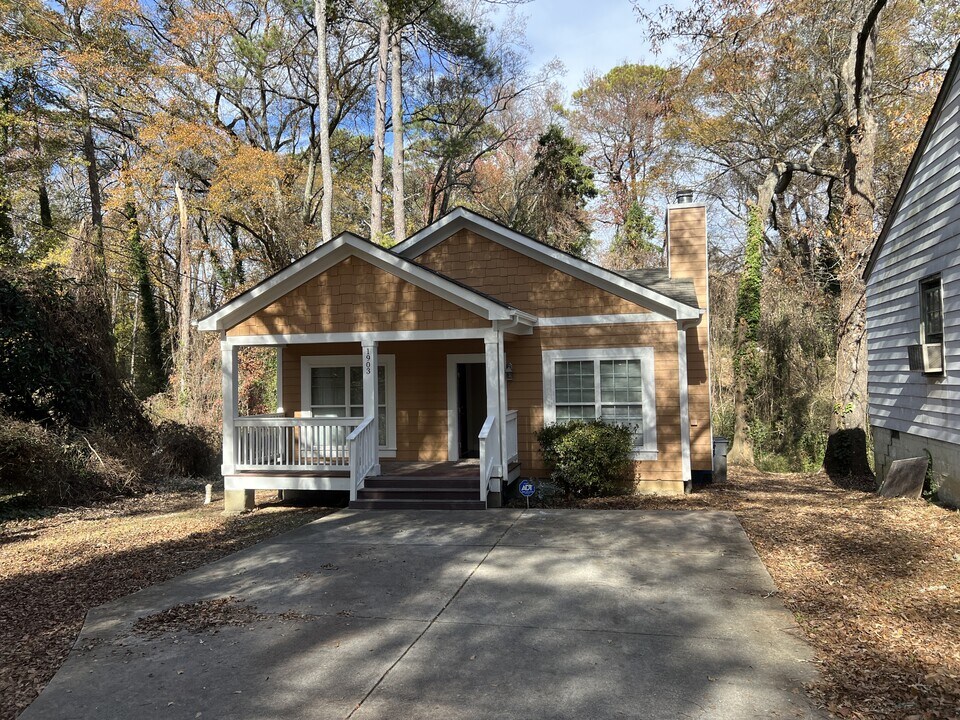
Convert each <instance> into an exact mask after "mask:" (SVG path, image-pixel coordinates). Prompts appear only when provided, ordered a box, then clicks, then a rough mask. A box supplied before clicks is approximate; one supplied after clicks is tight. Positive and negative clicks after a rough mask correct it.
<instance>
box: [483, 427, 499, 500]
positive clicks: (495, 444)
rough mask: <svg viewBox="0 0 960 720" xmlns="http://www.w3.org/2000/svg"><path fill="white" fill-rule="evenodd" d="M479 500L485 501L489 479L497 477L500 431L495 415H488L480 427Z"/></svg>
mask: <svg viewBox="0 0 960 720" xmlns="http://www.w3.org/2000/svg"><path fill="white" fill-rule="evenodd" d="M479 439H480V500H482V501H483V502H486V501H487V492H488V491H489V489H490V479H491V478H494V477H499V473H500V469H499V463H500V432H499V431H498V430H497V416H496V415H488V416H487V419H486V420H485V421H484V423H483V427H482V428H480V435H479Z"/></svg>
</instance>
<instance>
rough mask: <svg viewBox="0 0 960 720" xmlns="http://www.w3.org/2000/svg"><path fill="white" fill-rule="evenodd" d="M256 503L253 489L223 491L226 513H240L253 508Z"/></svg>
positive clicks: (224, 510)
mask: <svg viewBox="0 0 960 720" xmlns="http://www.w3.org/2000/svg"><path fill="white" fill-rule="evenodd" d="M254 505H255V502H254V491H253V490H224V492H223V514H224V515H239V514H240V513H243V512H246V511H247V510H253V508H254Z"/></svg>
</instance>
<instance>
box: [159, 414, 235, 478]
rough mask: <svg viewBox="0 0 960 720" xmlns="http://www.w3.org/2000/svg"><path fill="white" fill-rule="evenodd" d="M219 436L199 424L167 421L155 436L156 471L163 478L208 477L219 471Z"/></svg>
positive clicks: (160, 426)
mask: <svg viewBox="0 0 960 720" xmlns="http://www.w3.org/2000/svg"><path fill="white" fill-rule="evenodd" d="M215 437H216V436H215V435H214V434H213V433H211V432H210V431H209V430H207V429H205V428H203V427H200V426H198V425H182V424H180V423H176V422H172V421H169V420H167V421H165V422H162V423H160V425H159V426H158V427H157V429H156V431H155V433H154V457H153V462H152V466H153V471H154V472H155V473H158V474H159V475H160V476H162V477H165V478H167V477H208V476H210V475H213V474H215V473H216V472H217V470H218V465H219V453H218V451H217V441H216V439H215Z"/></svg>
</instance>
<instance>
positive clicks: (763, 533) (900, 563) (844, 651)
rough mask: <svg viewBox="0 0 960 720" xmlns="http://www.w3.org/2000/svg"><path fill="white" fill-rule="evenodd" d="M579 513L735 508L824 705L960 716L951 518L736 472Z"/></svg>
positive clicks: (818, 484)
mask: <svg viewBox="0 0 960 720" xmlns="http://www.w3.org/2000/svg"><path fill="white" fill-rule="evenodd" d="M578 505H579V506H580V507H591V508H636V509H673V510H691V509H701V508H702V509H716V510H732V511H733V512H735V513H736V514H737V516H738V517H739V518H740V521H741V523H742V524H743V527H744V528H745V530H746V532H747V535H749V536H750V539H751V540H752V541H753V544H754V546H755V547H756V548H757V552H758V553H759V554H760V557H761V558H762V559H763V562H764V564H765V565H766V566H767V569H768V570H769V571H770V574H771V575H772V576H773V580H774V582H775V583H776V585H777V588H778V589H779V594H780V596H781V598H782V599H783V602H784V603H785V604H786V606H787V607H788V608H789V609H790V610H792V611H793V612H794V614H795V615H796V618H797V621H798V622H799V624H800V626H801V627H802V628H803V630H804V631H805V632H806V634H807V637H808V639H809V641H810V643H811V644H812V645H813V647H814V648H815V650H816V654H817V659H818V662H819V665H820V671H821V675H822V680H821V681H820V682H819V683H817V684H816V685H815V686H813V687H811V688H810V689H809V690H810V692H811V694H812V695H813V696H814V698H815V699H816V700H817V701H819V703H820V704H822V705H823V706H824V707H826V708H827V709H829V710H830V712H831V713H833V714H834V715H835V716H838V717H844V718H902V719H910V720H914V719H921V718H923V719H926V718H960V513H958V512H957V511H953V510H946V509H944V508H941V507H937V506H935V505H931V504H929V503H926V502H924V501H919V500H916V501H915V500H887V499H883V498H878V497H876V496H874V495H872V494H870V493H867V492H863V491H859V490H853V489H844V488H841V487H837V486H836V485H834V484H833V483H832V482H831V481H830V479H829V478H827V477H826V476H825V475H822V474H821V475H773V474H765V473H759V472H745V471H742V470H738V471H732V472H731V479H730V480H729V481H728V482H727V483H726V484H723V485H719V484H718V485H716V486H713V487H710V488H707V489H704V490H701V491H698V492H695V493H692V494H690V495H686V496H682V497H672V498H665V497H635V496H634V497H616V498H606V499H602V500H590V501H583V502H580V503H578Z"/></svg>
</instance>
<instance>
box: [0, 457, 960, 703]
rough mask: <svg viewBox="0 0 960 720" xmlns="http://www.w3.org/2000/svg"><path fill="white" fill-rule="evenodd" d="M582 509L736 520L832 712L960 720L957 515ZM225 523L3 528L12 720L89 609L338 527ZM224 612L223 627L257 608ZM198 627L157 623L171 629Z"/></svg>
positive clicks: (692, 504)
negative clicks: (264, 543) (247, 550)
mask: <svg viewBox="0 0 960 720" xmlns="http://www.w3.org/2000/svg"><path fill="white" fill-rule="evenodd" d="M267 497H268V496H266V495H264V496H263V497H262V498H260V499H261V500H266V499H267ZM579 506H581V507H594V508H636V509H674V510H691V509H721V510H732V511H733V512H735V513H737V516H738V517H739V518H740V520H741V522H742V523H743V526H744V528H745V529H746V531H747V534H748V535H749V536H750V539H751V540H752V541H753V543H754V545H755V546H756V548H757V551H758V552H759V553H760V557H761V558H762V559H763V561H764V563H765V564H766V566H767V568H768V570H769V571H770V574H771V575H772V576H773V579H774V581H775V582H776V584H777V587H778V588H779V593H780V596H781V597H782V599H783V601H784V603H786V605H787V607H788V608H790V609H791V610H792V611H793V612H794V613H795V614H796V617H797V620H798V622H799V623H800V625H801V627H802V628H803V629H804V630H805V631H806V633H807V636H808V638H809V640H810V642H811V644H812V645H813V646H814V648H815V649H816V653H817V657H818V661H819V664H820V669H821V674H822V680H821V681H820V682H819V683H817V684H816V685H815V686H813V687H811V688H810V692H811V693H812V694H813V695H814V697H815V698H816V699H817V700H818V701H819V702H820V703H821V704H822V705H823V706H825V707H827V708H829V709H830V710H831V712H832V713H834V714H835V715H837V716H839V717H848V718H917V719H919V718H957V717H960V514H958V513H957V512H956V511H951V510H945V509H943V508H939V507H936V506H934V505H930V504H927V503H925V502H921V501H910V500H884V499H881V498H877V497H875V496H873V495H871V494H869V493H866V492H862V491H858V490H851V489H844V488H840V487H837V486H835V485H834V484H832V483H831V482H830V480H829V479H828V478H827V477H825V476H823V475H773V474H763V473H756V472H743V471H738V472H735V473H731V479H730V481H728V482H727V483H726V484H723V485H716V486H713V487H710V488H707V489H704V490H701V491H699V492H696V493H693V494H692V495H687V496H683V497H672V498H665V497H617V498H606V499H603V500H592V501H585V502H581V503H579ZM219 510H220V508H219V506H218V505H217V504H216V503H215V504H214V505H210V506H202V505H198V498H197V496H196V495H195V494H194V495H186V494H182V493H175V492H171V493H166V494H157V495H152V496H148V497H146V498H141V499H137V500H126V501H121V502H118V503H114V504H112V505H108V506H104V507H101V508H95V509H82V510H76V511H72V512H63V513H59V514H56V515H53V516H50V517H47V518H43V519H37V520H23V521H16V522H12V521H8V522H6V523H4V524H3V525H0V720H8V719H10V718H14V717H16V715H17V713H19V712H20V711H21V710H22V709H23V708H24V707H25V706H26V705H27V704H29V702H30V701H31V700H32V699H33V698H34V697H35V696H36V695H37V693H38V692H39V691H40V690H41V689H42V688H43V686H44V685H45V684H46V682H47V681H48V680H49V679H50V678H51V677H52V676H53V674H54V672H56V670H57V668H58V667H59V666H60V664H61V663H62V662H63V660H64V658H65V657H66V655H67V653H68V652H69V650H70V647H71V645H72V643H73V642H74V639H75V638H76V635H77V633H78V631H79V629H80V626H81V624H82V622H83V617H84V613H85V612H86V610H87V609H88V608H91V607H94V606H96V605H99V604H101V603H104V602H106V601H108V600H111V599H113V598H116V597H120V596H122V595H125V594H127V593H130V592H133V591H135V590H138V589H139V588H141V587H145V586H147V585H151V584H154V583H157V582H161V581H163V580H166V579H168V578H171V577H173V576H175V575H178V574H180V573H182V572H185V571H187V570H190V569H192V568H195V567H197V566H199V565H202V564H204V563H206V562H209V561H211V560H214V559H216V558H218V557H221V556H222V555H225V554H227V553H230V552H233V551H234V550H237V549H239V548H241V547H244V546H246V545H250V544H252V543H254V542H256V541H258V540H260V539H262V538H264V537H267V536H269V535H272V534H275V533H277V532H281V531H283V530H286V529H289V528H292V527H295V526H297V525H300V524H302V523H304V522H307V521H309V520H312V519H314V518H316V517H318V516H319V515H321V514H323V513H325V512H327V511H325V510H319V509H297V508H282V507H270V506H267V507H263V508H261V509H260V510H258V511H256V512H254V513H251V514H249V515H246V516H242V517H239V518H225V517H222V516H221V515H220V514H219ZM214 610H215V611H216V612H215V613H214ZM228 611H229V612H228ZM210 612H211V613H214V614H215V615H216V618H214V619H216V620H217V621H218V622H221V621H223V619H224V618H221V617H220V615H224V613H227V615H224V617H227V616H229V618H234V616H235V615H237V613H238V612H241V614H242V612H248V613H255V609H253V608H250V609H249V610H246V611H238V610H237V609H236V608H233V607H232V606H231V607H226V606H225V607H224V608H220V607H217V608H212V609H211V610H210ZM217 613H219V614H217ZM229 618H228V619H229ZM183 621H184V620H183V618H180V617H179V615H178V616H176V617H173V616H171V617H167V616H163V617H157V618H152V619H150V622H152V623H153V624H154V625H156V627H155V628H154V629H156V630H163V628H164V627H166V624H167V623H178V622H183ZM192 621H193V620H191V622H192ZM211 622H213V621H212V620H211Z"/></svg>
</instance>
